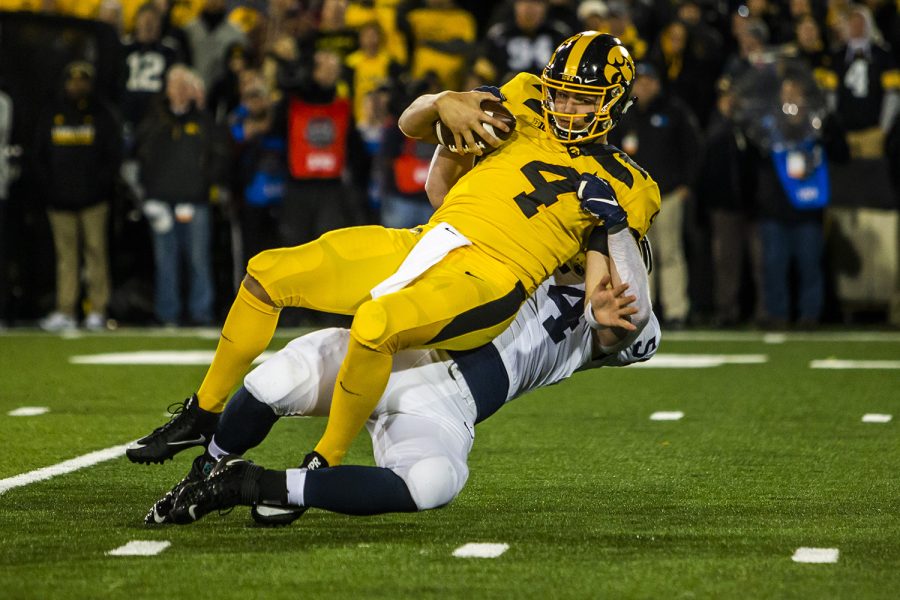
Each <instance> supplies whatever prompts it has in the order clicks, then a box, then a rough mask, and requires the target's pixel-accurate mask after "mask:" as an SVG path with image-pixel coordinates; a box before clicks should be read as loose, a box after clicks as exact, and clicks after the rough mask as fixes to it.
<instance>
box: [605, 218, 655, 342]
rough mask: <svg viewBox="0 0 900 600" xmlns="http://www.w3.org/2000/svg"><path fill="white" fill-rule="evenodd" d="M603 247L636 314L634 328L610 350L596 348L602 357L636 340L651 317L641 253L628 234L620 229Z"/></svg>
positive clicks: (650, 305) (633, 319) (647, 286)
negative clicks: (602, 354)
mask: <svg viewBox="0 0 900 600" xmlns="http://www.w3.org/2000/svg"><path fill="white" fill-rule="evenodd" d="M607 244H608V246H609V258H610V260H611V261H612V262H613V264H614V265H615V269H616V272H618V274H619V280H620V281H621V282H622V283H627V284H628V294H631V295H634V296H636V297H637V298H636V299H635V301H634V307H635V308H637V312H636V313H635V314H634V315H632V316H631V321H632V323H634V325H635V326H636V327H637V329H636V330H635V331H630V332H628V334H627V335H626V336H625V337H624V338H623V339H622V340H621V341H620V342H619V343H618V344H616V345H615V346H613V347H609V348H607V347H604V346H601V347H600V349H601V350H602V351H603V352H604V353H605V354H612V353H614V352H617V351H619V350H622V349H623V348H627V347H628V346H630V345H631V344H632V343H633V342H634V341H635V340H636V339H637V337H638V336H639V335H640V334H641V330H642V329H643V328H644V327H645V326H646V325H647V323H649V322H650V319H651V316H652V315H653V305H652V303H651V301H650V281H649V278H648V277H647V269H646V268H645V267H644V261H643V259H642V258H641V251H640V249H639V248H638V245H637V242H636V241H635V240H634V236H632V234H631V231H630V230H628V229H622V230H621V231H617V232H616V233H612V234H610V235H609V236H608V242H607Z"/></svg>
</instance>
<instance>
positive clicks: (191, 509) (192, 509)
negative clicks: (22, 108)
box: [188, 504, 197, 521]
mask: <svg viewBox="0 0 900 600" xmlns="http://www.w3.org/2000/svg"><path fill="white" fill-rule="evenodd" d="M195 508H197V505H196V504H192V505H190V506H189V507H188V514H189V515H191V519H192V520H194V521H196V520H197V515H195V514H194V509H195Z"/></svg>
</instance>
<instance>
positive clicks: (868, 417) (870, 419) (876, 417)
mask: <svg viewBox="0 0 900 600" xmlns="http://www.w3.org/2000/svg"><path fill="white" fill-rule="evenodd" d="M893 418H894V417H893V416H891V415H885V414H881V413H866V414H864V415H863V417H862V422H863V423H890V422H891V419H893Z"/></svg>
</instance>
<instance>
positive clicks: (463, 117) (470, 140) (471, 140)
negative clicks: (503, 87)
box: [435, 91, 509, 156]
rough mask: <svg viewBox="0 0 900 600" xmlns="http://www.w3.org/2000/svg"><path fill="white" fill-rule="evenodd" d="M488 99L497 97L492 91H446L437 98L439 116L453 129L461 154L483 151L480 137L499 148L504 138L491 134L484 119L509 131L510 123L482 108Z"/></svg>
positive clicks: (457, 147) (478, 153)
mask: <svg viewBox="0 0 900 600" xmlns="http://www.w3.org/2000/svg"><path fill="white" fill-rule="evenodd" d="M485 100H494V101H496V100H497V96H495V95H494V94H492V93H491V92H477V91H474V92H443V93H442V94H441V95H440V97H439V98H438V99H437V100H436V103H435V106H436V107H437V110H438V116H439V118H440V120H441V121H443V123H444V125H446V126H447V127H449V128H450V131H452V132H453V139H454V142H455V146H456V152H457V153H458V154H477V155H479V156H480V155H481V154H482V150H481V148H479V147H478V144H477V143H476V140H477V138H481V139H483V140H484V141H485V142H486V143H488V144H490V145H491V146H492V147H494V148H496V147H498V146H499V145H500V144H502V143H503V141H502V140H501V139H500V138H498V137H496V136H494V135H491V134H490V133H489V132H488V131H487V130H486V129H485V128H484V125H483V124H484V123H490V125H491V126H493V127H495V128H497V129H500V130H502V131H505V132H508V131H509V126H508V125H507V124H506V123H504V122H503V121H501V120H500V119H498V118H496V117H493V116H490V115H488V114H487V113H486V112H484V110H482V108H481V103H482V102H483V101H485Z"/></svg>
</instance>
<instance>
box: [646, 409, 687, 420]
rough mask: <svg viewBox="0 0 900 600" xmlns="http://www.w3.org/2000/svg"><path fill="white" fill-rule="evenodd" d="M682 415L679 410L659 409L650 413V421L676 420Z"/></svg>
mask: <svg viewBox="0 0 900 600" xmlns="http://www.w3.org/2000/svg"><path fill="white" fill-rule="evenodd" d="M682 417H684V413H683V412H681V411H680V410H659V411H656V412H655V413H653V414H652V415H650V420H651V421H678V420H680V419H681V418H682Z"/></svg>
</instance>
